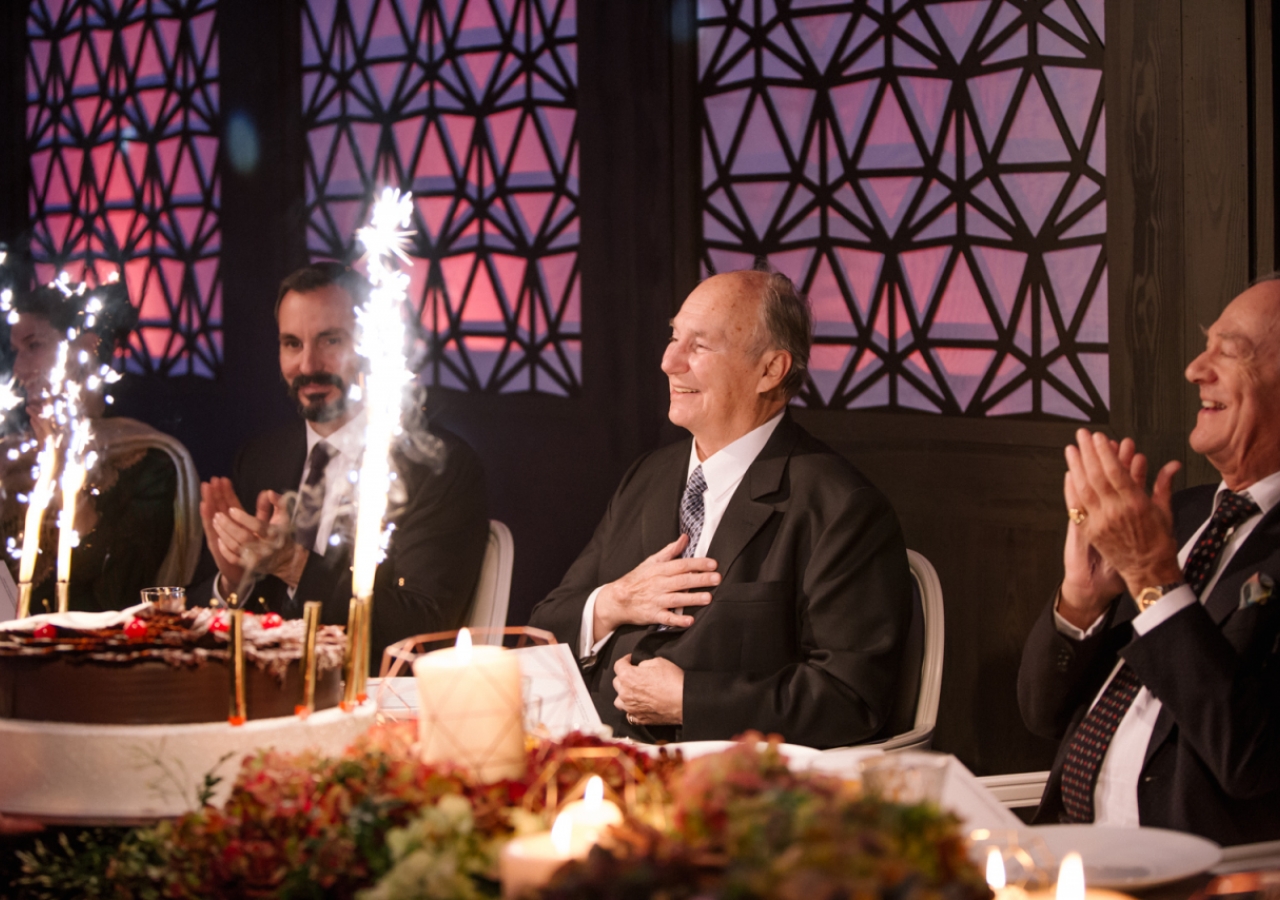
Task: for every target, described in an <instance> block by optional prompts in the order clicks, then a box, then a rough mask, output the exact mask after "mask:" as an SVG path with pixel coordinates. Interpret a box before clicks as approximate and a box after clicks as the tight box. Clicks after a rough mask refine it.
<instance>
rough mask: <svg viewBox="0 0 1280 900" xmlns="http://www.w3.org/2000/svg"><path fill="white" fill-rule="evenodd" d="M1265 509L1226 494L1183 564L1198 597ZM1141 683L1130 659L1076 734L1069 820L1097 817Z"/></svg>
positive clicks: (1069, 771) (1067, 790) (1067, 792)
mask: <svg viewBox="0 0 1280 900" xmlns="http://www.w3.org/2000/svg"><path fill="white" fill-rule="evenodd" d="M1260 511H1261V510H1260V509H1259V508H1258V504H1256V503H1254V502H1253V501H1252V500H1251V499H1249V498H1248V497H1246V496H1244V495H1243V494H1235V493H1232V492H1231V491H1224V492H1223V494H1222V499H1221V500H1220V501H1219V502H1218V506H1217V509H1215V510H1214V511H1213V515H1212V516H1211V517H1210V518H1209V524H1208V525H1206V526H1205V529H1204V531H1202V532H1201V533H1200V537H1199V538H1197V539H1196V542H1195V546H1193V547H1192V548H1191V552H1190V553H1189V554H1187V562H1186V565H1185V566H1184V567H1183V576H1184V577H1185V578H1186V580H1187V584H1189V585H1190V586H1191V589H1192V590H1193V591H1195V593H1196V596H1199V595H1200V593H1201V591H1203V590H1204V586H1205V585H1206V584H1208V582H1209V576H1210V575H1212V574H1213V570H1214V568H1215V567H1216V565H1217V562H1218V556H1219V554H1221V553H1222V548H1223V546H1224V545H1225V544H1226V542H1227V540H1228V539H1229V538H1230V537H1231V535H1232V533H1233V532H1234V531H1235V529H1236V526H1237V525H1239V524H1240V523H1241V522H1243V521H1244V520H1245V519H1247V518H1249V517H1250V516H1252V515H1256V514H1257V513H1258V512H1260ZM1141 687H1142V682H1141V681H1139V680H1138V675H1137V673H1136V672H1134V671H1133V669H1131V668H1129V664H1128V663H1125V664H1124V665H1122V666H1121V667H1120V669H1119V671H1117V672H1116V674H1115V677H1114V678H1112V679H1111V682H1110V683H1109V684H1108V685H1107V689H1106V690H1105V691H1103V692H1102V696H1101V697H1099V698H1098V702H1097V703H1095V704H1094V705H1093V709H1091V710H1089V713H1088V715H1086V716H1085V717H1084V720H1083V721H1081V723H1080V727H1079V728H1077V729H1076V731H1075V734H1073V735H1072V736H1071V744H1070V746H1068V747H1067V758H1066V760H1065V761H1064V762H1063V765H1062V805H1063V808H1064V810H1065V811H1066V816H1067V820H1068V821H1071V822H1092V821H1093V791H1094V788H1095V786H1096V785H1097V781H1098V770H1099V769H1100V768H1101V766H1102V758H1103V757H1104V756H1106V755H1107V748H1108V747H1110V746H1111V739H1112V738H1113V737H1115V733H1116V728H1118V727H1119V725H1120V720H1121V719H1123V718H1124V716H1125V713H1127V712H1128V711H1129V707H1130V706H1131V705H1132V704H1133V699H1134V698H1135V697H1136V696H1138V690H1139V689H1140V688H1141Z"/></svg>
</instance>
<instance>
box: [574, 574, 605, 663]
mask: <svg viewBox="0 0 1280 900" xmlns="http://www.w3.org/2000/svg"><path fill="white" fill-rule="evenodd" d="M602 590H604V585H601V586H600V587H598V588H596V589H595V590H594V591H592V592H591V595H590V596H589V597H587V602H586V603H584V604H583V605H582V627H581V628H580V629H579V630H578V659H590V658H591V657H593V656H595V655H596V654H597V653H599V652H600V648H601V647H603V646H604V644H605V641H607V640H609V638H611V637H613V632H612V631H610V632H609V633H608V634H606V635H605V636H604V637H602V638H600V640H598V641H597V640H594V638H595V630H596V625H595V622H596V598H597V597H599V596H600V592H601V591H602Z"/></svg>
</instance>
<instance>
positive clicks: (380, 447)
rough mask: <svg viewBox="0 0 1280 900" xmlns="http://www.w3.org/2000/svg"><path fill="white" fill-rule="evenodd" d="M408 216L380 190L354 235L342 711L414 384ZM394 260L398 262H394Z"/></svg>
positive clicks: (358, 657)
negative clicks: (357, 415)
mask: <svg viewBox="0 0 1280 900" xmlns="http://www.w3.org/2000/svg"><path fill="white" fill-rule="evenodd" d="M412 216H413V198H412V197H411V196H410V195H408V194H405V195H402V194H401V193H400V192H399V191H398V190H396V189H394V188H384V189H383V191H382V194H381V195H380V196H379V197H378V200H377V202H375V203H374V205H373V212H372V214H371V216H370V220H369V224H368V225H367V226H365V227H363V228H361V229H359V230H358V231H357V232H356V239H357V240H359V241H360V243H361V244H362V245H364V249H365V255H366V257H367V259H368V267H369V283H370V285H371V286H372V289H371V290H370V292H369V300H368V302H367V303H365V305H364V306H362V307H361V308H360V309H358V310H356V321H357V323H358V324H359V326H360V339H359V344H358V345H357V347H356V349H357V350H358V351H359V353H360V354H361V355H362V356H364V357H365V358H366V359H367V360H368V373H367V374H366V376H365V379H364V391H363V397H364V404H365V410H366V414H367V417H368V426H367V428H366V430H365V445H364V457H363V459H362V461H361V464H360V473H359V479H358V481H357V482H356V504H357V506H356V529H355V548H354V552H353V567H352V575H351V592H352V595H353V600H354V602H353V603H352V604H351V612H350V615H349V617H348V621H347V632H348V635H349V646H350V647H351V649H352V651H354V653H353V654H352V655H353V657H354V658H352V659H351V660H350V663H349V666H350V671H351V677H350V678H348V679H347V686H346V692H345V694H344V697H343V701H344V704H345V705H346V706H347V707H350V706H352V705H353V704H354V703H355V702H358V701H362V700H363V699H364V698H365V693H366V692H365V683H366V680H367V678H368V674H369V650H370V647H369V634H370V624H371V620H372V615H373V609H372V605H373V578H374V574H375V573H376V572H377V568H378V563H380V562H381V561H382V557H383V547H384V541H383V519H384V518H385V516H386V513H387V495H388V494H389V493H390V491H391V479H392V473H391V455H390V454H391V447H392V442H393V441H394V440H395V439H396V437H397V436H399V435H400V434H401V431H402V426H401V424H400V413H401V409H402V404H403V399H404V390H405V388H406V387H407V386H408V385H409V383H410V382H411V381H412V380H413V373H412V372H410V371H409V367H408V366H407V365H406V361H405V343H406V337H407V334H406V330H405V313H404V301H405V291H406V290H407V288H408V286H409V276H408V275H407V274H406V273H404V272H402V271H400V268H399V267H400V265H402V264H403V265H409V264H410V261H409V256H408V254H406V253H405V248H406V247H407V246H408V239H409V238H410V237H412V236H413V231H412V230H406V229H408V225H409V222H410V219H411V218H412ZM397 260H398V262H397Z"/></svg>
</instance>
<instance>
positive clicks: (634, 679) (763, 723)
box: [531, 272, 911, 747]
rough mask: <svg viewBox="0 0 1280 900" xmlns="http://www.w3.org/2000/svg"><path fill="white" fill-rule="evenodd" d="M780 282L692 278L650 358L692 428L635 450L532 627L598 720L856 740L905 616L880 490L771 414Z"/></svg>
mask: <svg viewBox="0 0 1280 900" xmlns="http://www.w3.org/2000/svg"><path fill="white" fill-rule="evenodd" d="M809 341H810V316H809V311H808V306H807V304H806V303H805V302H804V301H803V300H802V299H801V298H800V297H799V296H798V295H797V294H796V292H795V289H794V287H793V286H792V285H791V282H790V281H788V280H787V279H786V278H785V277H783V276H781V275H776V274H769V273H764V272H733V273H728V274H723V275H717V276H715V277H713V278H710V279H708V280H707V281H705V282H703V283H702V284H701V285H700V286H699V287H698V288H697V289H696V290H694V292H693V293H692V294H690V295H689V297H688V299H687V300H685V302H684V305H683V306H682V307H681V308H680V312H679V314H677V315H676V317H675V318H674V319H673V320H672V323H671V341H670V343H669V344H668V346H667V351H666V354H665V355H664V357H663V360H662V370H663V371H664V372H665V373H666V374H667V377H668V380H669V385H670V402H671V407H670V418H671V421H672V422H674V423H675V424H677V425H680V426H682V427H683V428H686V429H688V430H689V431H690V432H691V433H692V435H693V439H692V440H691V441H689V440H686V441H682V442H680V443H677V444H673V445H671V446H668V447H664V448H662V449H660V450H657V451H654V452H653V453H650V454H649V455H647V456H645V457H643V458H641V459H640V460H639V461H638V462H636V463H635V464H634V465H633V466H632V467H631V470H630V471H629V472H627V474H626V476H625V477H624V478H623V481H622V484H621V485H620V486H619V488H618V490H617V492H616V493H615V494H614V497H613V500H612V501H611V502H610V504H609V508H608V510H607V512H606V513H605V517H604V520H603V521H602V522H601V523H600V525H599V527H598V528H597V529H596V533H595V536H594V537H593V538H592V541H591V543H590V544H589V545H588V546H587V548H586V549H585V550H584V551H583V552H582V555H581V556H579V557H578V559H577V561H576V562H575V563H574V564H573V566H572V568H571V569H570V570H569V572H568V573H567V574H566V575H565V577H564V580H563V582H562V583H561V584H560V586H559V587H558V588H557V589H556V590H555V591H553V592H552V593H551V594H550V596H548V597H547V598H546V599H545V600H543V601H542V602H541V603H540V604H539V605H538V606H537V607H536V608H535V609H534V611H533V617H532V620H531V624H533V625H536V626H539V627H542V628H546V629H548V630H550V631H552V632H554V633H555V634H556V636H557V637H559V638H560V640H562V641H565V642H566V643H569V644H571V645H572V646H574V647H576V648H577V649H578V653H579V656H580V658H581V659H583V660H584V669H585V670H586V674H587V678H588V683H589V686H590V687H591V689H592V692H593V696H594V698H595V702H596V706H597V708H598V709H599V711H600V714H601V717H602V718H603V719H604V721H605V722H606V723H607V724H609V725H611V726H613V728H614V731H615V734H619V735H626V736H629V737H633V738H636V739H639V740H643V741H654V740H661V739H682V740H697V739H714V738H731V737H733V736H734V735H737V734H739V733H741V732H743V731H746V730H748V729H759V730H761V731H764V732H776V733H779V734H781V735H783V736H784V737H785V738H786V739H787V740H788V741H792V742H795V743H801V744H808V745H811V746H815V747H834V746H840V745H844V744H852V743H855V742H858V741H863V740H867V739H869V738H872V737H875V736H876V735H877V734H878V733H879V732H880V731H881V729H882V728H883V726H884V724H885V721H886V719H887V717H888V715H889V713H890V707H891V705H892V702H893V697H894V692H895V688H896V682H897V676H898V671H899V665H900V656H901V653H902V648H903V642H904V638H905V634H906V629H907V623H908V619H909V615H910V603H911V586H910V573H909V571H908V568H907V557H906V547H905V544H904V542H903V538H902V532H901V529H900V528H899V526H898V520H897V517H896V516H895V515H894V512H893V509H892V508H891V507H890V505H889V502H888V501H887V500H886V499H885V497H884V495H883V494H881V493H880V492H879V491H878V490H876V488H875V487H873V486H872V485H871V484H870V483H869V482H868V481H867V480H866V478H864V477H863V476H862V475H861V474H860V473H859V472H858V471H857V470H856V469H854V468H853V466H851V465H850V464H849V463H848V462H846V461H845V460H844V459H843V458H842V457H840V456H838V455H837V454H835V453H834V452H832V451H831V450H830V449H828V448H827V447H825V446H824V445H822V444H821V443H819V442H818V441H817V440H815V439H814V438H812V437H811V436H810V435H809V434H807V433H806V432H805V431H804V430H803V429H802V428H800V427H799V426H798V425H797V424H796V423H795V422H794V421H792V419H791V416H790V415H789V414H788V413H787V412H786V408H787V401H788V400H789V399H790V398H791V397H792V396H794V395H795V393H796V391H798V390H799V388H800V385H801V384H802V383H803V380H804V374H805V370H806V368H807V365H808V359H809Z"/></svg>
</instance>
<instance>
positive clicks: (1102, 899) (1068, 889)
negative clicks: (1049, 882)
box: [1030, 851, 1133, 900]
mask: <svg viewBox="0 0 1280 900" xmlns="http://www.w3.org/2000/svg"><path fill="white" fill-rule="evenodd" d="M1030 897H1031V900H1133V898H1132V897H1130V896H1129V895H1128V894H1121V893H1120V892H1119V891H1108V890H1102V889H1100V888H1086V887H1085V883H1084V860H1083V859H1082V858H1081V856H1080V854H1079V853H1076V852H1075V851H1072V852H1071V853H1068V854H1067V855H1066V856H1064V857H1062V862H1061V863H1060V864H1059V865H1058V885H1057V887H1056V888H1054V890H1052V891H1037V892H1036V893H1034V894H1031V895H1030Z"/></svg>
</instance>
